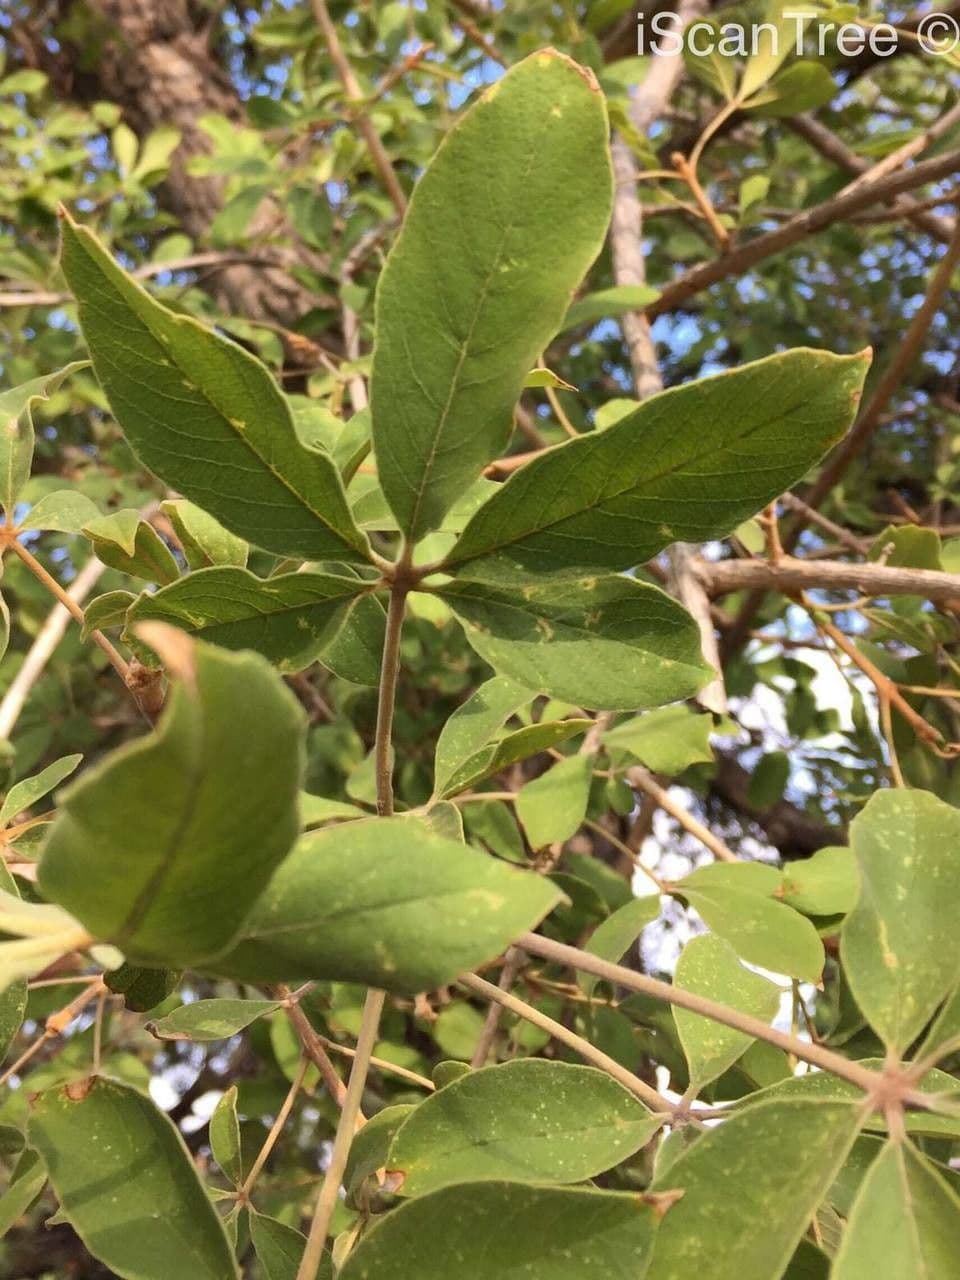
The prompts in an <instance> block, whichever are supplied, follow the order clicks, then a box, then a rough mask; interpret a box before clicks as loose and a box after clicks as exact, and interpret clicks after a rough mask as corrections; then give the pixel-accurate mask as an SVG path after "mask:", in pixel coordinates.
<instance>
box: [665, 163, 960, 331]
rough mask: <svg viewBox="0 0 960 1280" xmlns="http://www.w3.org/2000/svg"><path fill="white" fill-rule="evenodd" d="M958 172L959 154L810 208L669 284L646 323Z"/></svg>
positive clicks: (886, 178) (859, 188)
mask: <svg viewBox="0 0 960 1280" xmlns="http://www.w3.org/2000/svg"><path fill="white" fill-rule="evenodd" d="M958 171H960V150H955V151H949V152H947V153H946V154H944V155H941V156H935V157H933V158H931V159H930V160H924V161H921V162H920V163H919V164H916V165H914V166H913V167H912V168H910V169H904V170H900V171H898V172H896V173H891V174H889V175H888V176H887V177H885V178H882V179H880V181H878V182H870V183H866V184H865V185H864V186H862V187H858V188H857V189H856V190H854V191H847V192H846V193H841V194H840V195H837V196H834V197H833V199H831V200H826V201H824V203H823V204H819V205H817V206H816V207H815V208H813V209H804V210H803V212H801V213H798V214H797V215H796V217H794V218H791V219H790V220H789V222H785V223H783V225H782V226H780V227H777V228H775V230H773V231H767V232H765V233H764V234H762V235H759V236H756V237H755V238H754V239H753V240H748V241H747V242H746V243H745V244H741V245H738V246H737V247H736V248H734V249H731V250H730V252H729V253H726V254H724V255H723V256H722V257H720V258H714V259H713V260H712V261H710V262H703V263H701V264H700V265H699V266H697V267H694V268H693V269H692V270H690V271H687V272H685V273H684V274H683V275H682V276H680V277H679V278H678V279H676V280H674V281H673V282H672V283H671V284H668V285H667V286H666V288H665V289H664V290H663V292H662V293H661V294H660V296H659V297H658V298H656V299H655V300H654V301H653V302H651V303H650V305H649V306H647V307H645V308H644V313H645V315H646V317H647V319H648V320H654V319H656V317H657V316H662V315H666V314H667V313H668V312H670V311H674V310H676V309H677V308H678V307H681V306H683V304H684V303H685V302H687V301H688V300H689V299H690V298H692V297H694V296H695V295H696V294H698V293H700V292H701V291H702V290H703V289H708V288H709V287H710V286H711V285H714V284H717V283H718V282H719V281H721V280H726V279H727V278H728V277H729V276H739V275H742V274H743V273H744V272H745V271H749V270H750V268H751V267H755V266H756V265H757V264H758V263H759V262H763V261H764V259H765V258H769V257H771V256H772V255H773V254H775V253H781V252H782V251H783V250H784V249H789V248H790V247H791V246H792V245H795V244H797V243H799V241H801V240H804V239H806V237H807V236H811V235H814V234H816V233H817V232H818V231H824V230H826V228H827V227H831V226H833V224H834V223H835V222H840V221H842V220H843V219H845V218H848V217H849V216H850V215H851V214H853V213H859V211H860V210H861V209H867V208H869V206H870V205H872V204H876V203H877V202H878V201H882V200H889V199H892V198H893V197H894V196H898V195H901V194H902V193H903V192H905V191H910V190H914V189H916V188H917V187H922V186H925V185H926V184H927V183H928V182H939V181H941V180H942V179H944V178H948V177H950V176H951V175H952V174H955V173H957V172H958Z"/></svg>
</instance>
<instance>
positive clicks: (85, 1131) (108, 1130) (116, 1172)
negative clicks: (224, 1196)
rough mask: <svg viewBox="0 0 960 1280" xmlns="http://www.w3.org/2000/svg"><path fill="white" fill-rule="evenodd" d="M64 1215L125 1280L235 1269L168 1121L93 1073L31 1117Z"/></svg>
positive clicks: (49, 1098)
mask: <svg viewBox="0 0 960 1280" xmlns="http://www.w3.org/2000/svg"><path fill="white" fill-rule="evenodd" d="M29 1141H30V1143H31V1145H33V1146H34V1147H36V1148H37V1150H38V1151H39V1152H40V1155H41V1158H42V1159H43V1162H44V1165H45V1166H46V1169H47V1173H48V1174H49V1177H50V1181H51V1183H52V1184H53V1188H54V1190H55V1191H56V1193H57V1196H58V1198H59V1200H60V1205H61V1209H62V1211H63V1213H64V1215H65V1216H66V1218H67V1219H68V1221H69V1222H70V1224H71V1226H72V1227H73V1228H74V1230H75V1231H76V1232H77V1235H79V1237H80V1239H81V1240H82V1241H83V1242H84V1244H85V1245H86V1246H87V1248H88V1249H89V1250H90V1252H91V1253H92V1254H93V1256H94V1257H95V1258H98V1259H99V1260H100V1261H101V1262H103V1263H104V1264H105V1265H106V1266H108V1267H109V1268H110V1269H111V1270H112V1271H114V1272H116V1274H117V1275H118V1276H121V1277H124V1278H125V1280H170V1276H172V1275H174V1276H177V1277H179V1278H180V1280H228V1278H229V1277H233V1276H237V1275H238V1274H239V1273H238V1271H237V1265H236V1263H235V1262H234V1260H233V1255H232V1253H231V1250H230V1246H229V1244H228V1242H227V1238H226V1236H225V1235H224V1231H223V1227H222V1225H221V1223H220V1219H219V1218H218V1217H217V1214H216V1211H215V1210H214V1208H213V1205H212V1204H211V1202H210V1200H209V1199H208V1197H207V1194H206V1192H205V1190H204V1188H203V1185H202V1183H201V1182H200V1179H199V1177H198V1176H197V1171H196V1169H195V1167H194V1164H193V1160H192V1159H191V1157H190V1153H189V1152H188V1151H187V1148H186V1147H185V1145H184V1142H183V1139H182V1138H181V1137H180V1134H179V1133H178V1132H177V1130H176V1129H175V1128H174V1126H173V1124H172V1123H171V1121H170V1120H169V1119H168V1118H167V1117H166V1116H165V1115H164V1114H163V1112H162V1111H159V1110H158V1109H157V1108H156V1107H155V1106H154V1104H153V1103H152V1102H151V1101H150V1100H149V1098H146V1097H144V1095H143V1094H142V1093H140V1092H139V1091H138V1090H136V1089H133V1088H131V1087H130V1086H129V1085H124V1084H120V1083H119V1082H118V1081H115V1080H107V1079H105V1078H104V1077H102V1076H101V1077H93V1078H92V1079H90V1080H88V1081H84V1082H82V1083H74V1084H70V1085H67V1086H65V1087H64V1088H61V1089H52V1090H49V1091H48V1092H46V1093H43V1094H41V1095H40V1097H39V1098H38V1099H37V1100H36V1101H35V1102H34V1104H33V1109H32V1111H31V1114H30V1126H29Z"/></svg>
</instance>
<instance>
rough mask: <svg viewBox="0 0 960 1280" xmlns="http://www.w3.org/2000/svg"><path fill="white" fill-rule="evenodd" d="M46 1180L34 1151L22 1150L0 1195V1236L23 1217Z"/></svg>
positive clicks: (40, 1162) (44, 1171)
mask: <svg viewBox="0 0 960 1280" xmlns="http://www.w3.org/2000/svg"><path fill="white" fill-rule="evenodd" d="M46 1181H47V1171H46V1169H45V1168H44V1167H43V1162H42V1160H41V1159H40V1157H39V1156H38V1155H37V1153H36V1152H35V1151H29V1150H27V1151H24V1152H23V1154H22V1155H21V1156H20V1158H19V1160H18V1161H17V1165H16V1168H15V1169H14V1171H13V1176H12V1177H11V1179H10V1184H9V1186H8V1187H7V1189H6V1190H5V1191H4V1193H3V1195H0V1238H2V1237H3V1236H5V1235H6V1234H7V1232H8V1231H9V1230H10V1228H11V1227H12V1226H14V1224H15V1223H16V1222H17V1221H18V1220H19V1219H20V1218H22V1217H23V1215H24V1214H25V1213H26V1212H27V1210H28V1209H29V1208H30V1206H31V1205H32V1204H33V1202H34V1200H36V1198H37V1196H38V1195H39V1194H40V1192H41V1191H42V1190H43V1188H44V1186H45V1185H46Z"/></svg>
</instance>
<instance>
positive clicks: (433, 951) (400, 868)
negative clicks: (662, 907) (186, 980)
mask: <svg viewBox="0 0 960 1280" xmlns="http://www.w3.org/2000/svg"><path fill="white" fill-rule="evenodd" d="M561 896H562V895H561V893H560V891H559V890H558V889H557V888H556V886H555V885H553V884H551V883H550V881H549V880H546V879H544V878H542V877H540V876H537V875H534V874H533V873H532V872H525V871H519V870H517V869H516V868H514V867H510V866H508V865H507V864H506V863H504V862H500V861H499V860H498V859H496V858H490V857H487V856H485V855H484V854H482V853H479V852H477V850H475V849H471V848H470V847H469V846H467V845H464V844H460V843H458V842H456V841H453V840H448V839H444V838H442V837H440V836H437V835H434V834H432V833H431V832H430V831H428V830H427V828H426V827H425V826H424V825H423V824H421V823H419V822H411V821H409V820H408V819H406V818H400V817H398V818H377V819H370V820H368V821H361V822H347V823H338V824H337V826H335V827H329V828H326V829H324V830H322V831H317V832H313V833H311V834H309V835H307V836H304V837H303V838H302V839H301V840H300V841H299V843H298V844H297V846H296V847H295V848H294V850H293V852H292V853H291V854H290V856H289V857H288V858H287V859H286V860H285V861H284V862H283V864H282V865H281V866H280V868H279V870H278V871H277V872H276V873H275V875H274V877H273V879H272V880H271V882H270V884H269V886H268V888H267V890H266V892H265V893H264V894H262V896H261V897H260V900H259V901H258V903H257V905H256V906H255V907H254V909H253V911H252V912H251V914H250V916H249V918H248V919H247V921H246V923H245V925H244V927H243V931H242V934H241V938H240V940H239V942H238V943H237V945H236V946H235V947H234V948H232V949H231V950H230V951H229V952H227V953H226V954H224V955H222V956H218V957H217V958H216V960H214V961H213V962H212V963H211V964H210V965H209V966H207V967H208V968H210V969H211V971H212V972H214V973H216V974H218V975H219V976H221V977H225V978H237V979H239V980H240V981H244V982H258V983H259V982H285V981H290V980H292V979H297V978H303V977H311V978H317V979H331V980H333V981H340V982H363V983H367V984H368V985H371V986H377V987H384V988H386V989H387V990H389V991H397V992H401V993H403V994H406V995H411V994H416V993H417V992H419V991H430V990H433V989H434V988H435V987H439V986H442V985H443V984H444V983H447V982H451V981H453V979H454V978H456V977H457V976H458V975H459V974H461V973H463V972H464V971H465V970H467V969H471V968H474V967H476V966H477V965H479V964H483V963H485V962H486V961H488V960H491V959H493V958H494V957H496V956H498V955H499V954H500V953H501V951H503V949H504V948H505V947H506V946H508V945H509V943H511V942H512V941H513V940H514V939H515V938H516V937H517V936H518V935H519V934H521V933H523V932H524V931H525V930H526V929H529V928H531V927H532V926H533V925H535V924H537V923H538V922H539V921H540V920H541V919H542V918H543V917H544V916H545V915H546V914H547V912H548V911H549V910H550V909H551V908H552V907H553V906H555V905H556V904H557V902H558V901H559V900H560V898H561Z"/></svg>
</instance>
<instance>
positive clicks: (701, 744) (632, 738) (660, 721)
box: [603, 706, 713, 777]
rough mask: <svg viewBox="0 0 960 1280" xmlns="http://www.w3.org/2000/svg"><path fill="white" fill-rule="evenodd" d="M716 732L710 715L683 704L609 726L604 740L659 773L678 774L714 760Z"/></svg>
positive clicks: (606, 744)
mask: <svg viewBox="0 0 960 1280" xmlns="http://www.w3.org/2000/svg"><path fill="white" fill-rule="evenodd" d="M712 731H713V720H712V718H711V717H710V716H708V715H695V714H694V713H693V712H692V711H691V710H690V709H689V707H683V706H679V707H659V708H658V709H657V710H655V711H648V712H646V714H645V715H642V716H636V717H635V718H634V719H633V720H627V721H625V722H624V723H623V724H618V725H616V726H615V727H614V728H612V729H607V730H606V732H605V733H604V735H603V743H604V746H606V747H614V748H615V749H616V750H618V751H629V752H630V754H631V755H632V756H636V758H637V759H638V760H642V761H643V763H644V764H645V765H646V766H647V768H648V769H652V770H653V771H654V772H655V773H668V774H670V775H671V776H673V777H676V775H677V774H680V773H683V771H684V769H687V768H689V767H690V765H692V764H698V763H699V762H701V761H705V762H706V763H708V764H712V763H713V752H712V751H711V750H710V734H711V732H712Z"/></svg>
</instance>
